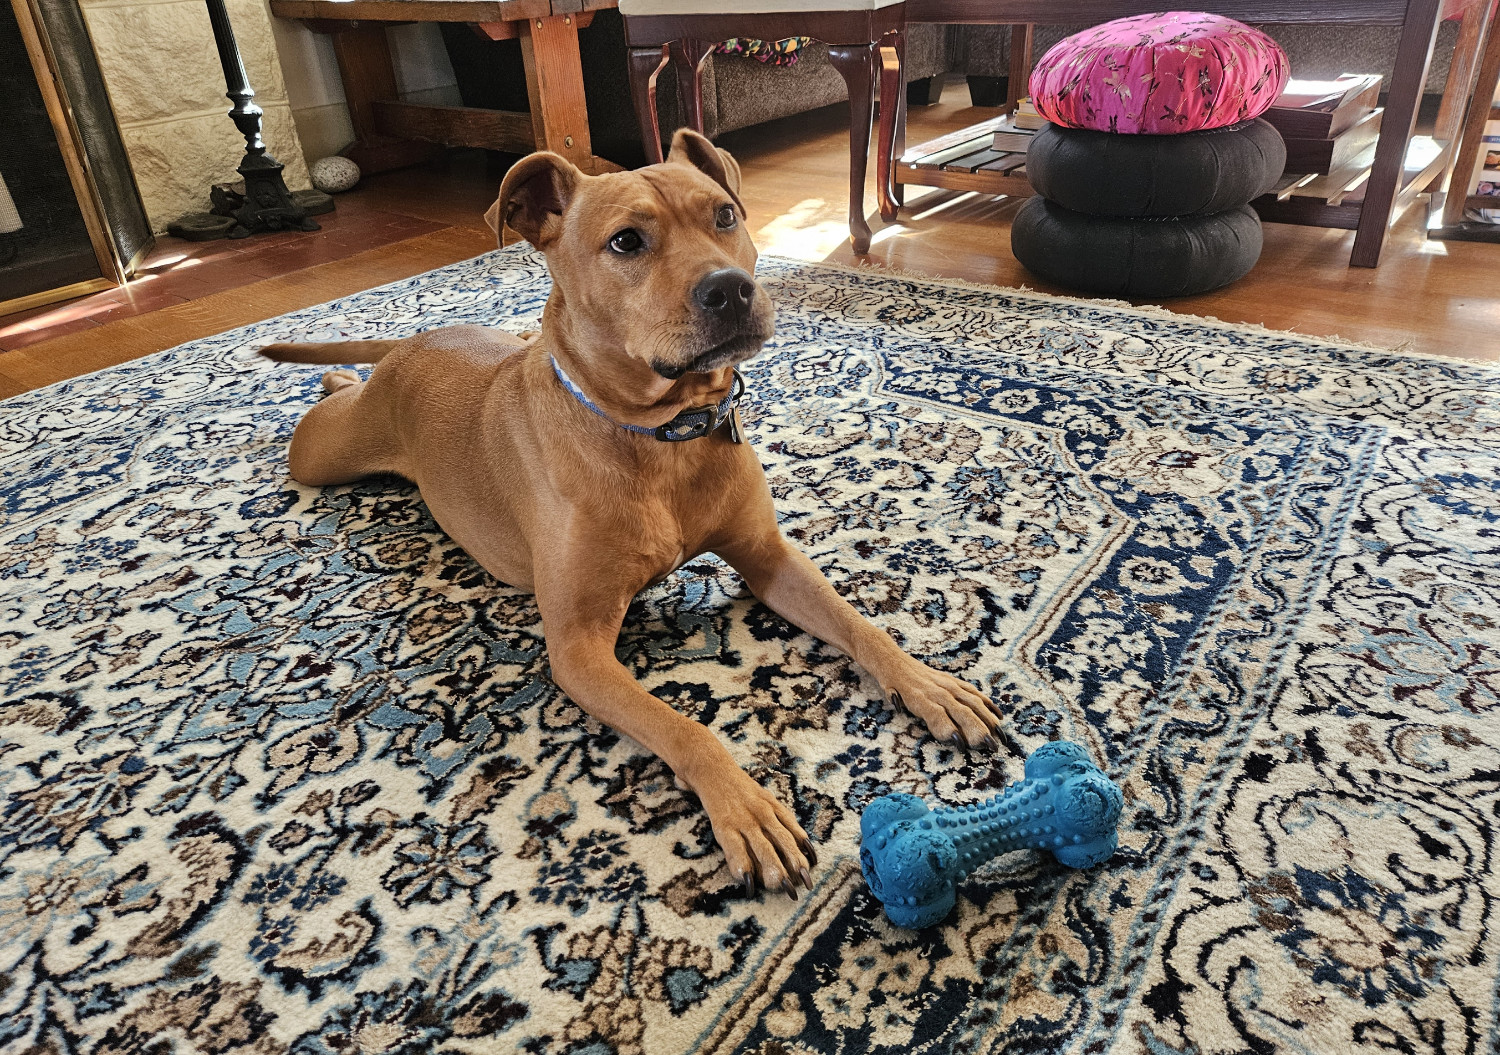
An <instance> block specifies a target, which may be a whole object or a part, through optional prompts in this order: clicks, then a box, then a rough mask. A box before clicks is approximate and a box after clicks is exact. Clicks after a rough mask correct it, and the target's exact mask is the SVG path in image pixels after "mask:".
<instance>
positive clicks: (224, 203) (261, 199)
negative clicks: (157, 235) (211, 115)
mask: <svg viewBox="0 0 1500 1055" xmlns="http://www.w3.org/2000/svg"><path fill="white" fill-rule="evenodd" d="M206 3H207V5H208V19H209V21H210V22H211V23H213V27H214V43H215V44H216V45H218V49H219V64H220V65H221V66H223V67H224V83H225V85H226V86H227V87H228V89H229V91H228V92H227V93H226V94H227V95H228V96H229V99H230V101H231V102H233V103H234V106H233V107H232V108H231V109H230V111H229V116H230V118H231V119H232V120H233V121H234V124H235V127H236V128H238V129H239V130H240V134H241V135H243V136H244V137H245V156H244V157H243V158H242V159H241V160H240V166H239V173H240V175H241V176H243V177H244V178H245V190H244V193H243V194H236V193H235V192H233V191H230V190H227V189H226V188H223V187H214V188H213V189H212V190H211V191H210V192H209V198H210V200H211V201H212V203H213V212H214V213H215V214H217V215H219V216H229V217H232V218H233V219H234V226H233V227H231V228H230V229H229V232H228V237H230V238H248V237H249V236H250V235H252V234H255V233H257V232H259V231H316V230H318V229H319V228H318V225H317V224H315V223H313V222H312V220H310V219H308V217H307V210H306V209H305V208H303V207H302V205H301V204H299V203H298V202H297V201H295V200H294V199H293V197H292V194H291V192H290V191H288V190H287V189H286V181H285V180H283V179H282V178H281V168H282V166H281V162H279V161H277V160H276V159H275V158H274V157H272V156H271V155H270V154H268V153H266V144H265V142H264V141H262V139H261V137H260V119H261V116H262V111H261V108H260V107H259V106H256V105H255V91H254V89H252V88H251V87H250V82H249V79H248V78H247V77H246V76H245V63H244V61H243V60H242V59H241V58H240V48H239V44H238V43H236V42H235V39H234V29H233V27H231V26H230V24H229V12H228V11H227V10H225V7H224V0H206Z"/></svg>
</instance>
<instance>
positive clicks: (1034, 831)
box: [859, 740, 1121, 927]
mask: <svg viewBox="0 0 1500 1055" xmlns="http://www.w3.org/2000/svg"><path fill="white" fill-rule="evenodd" d="M1120 804H1121V798H1120V789H1119V788H1118V787H1116V786H1115V784H1114V782H1113V781H1111V780H1110V779H1109V778H1108V777H1107V776H1105V775H1104V773H1103V772H1102V771H1101V770H1100V769H1099V767H1098V766H1096V765H1094V763H1093V762H1092V761H1091V760H1090V759H1089V756H1088V753H1087V752H1085V751H1084V749H1083V748H1081V747H1079V746H1078V745H1077V744H1075V743H1070V742H1069V741H1067V740H1054V741H1052V742H1051V743H1048V744H1043V745H1042V746H1041V747H1039V748H1037V749H1036V750H1035V751H1033V752H1032V753H1031V756H1030V757H1029V758H1027V759H1026V777H1025V779H1024V780H1018V781H1016V782H1015V783H1014V784H1012V785H1011V786H1010V787H1008V788H1006V789H1005V790H1004V791H1002V792H1001V793H1000V794H998V795H996V796H995V797H994V798H992V799H990V800H989V801H988V802H980V803H976V804H974V805H971V806H957V807H940V808H938V809H932V810H930V809H928V808H927V804H926V803H925V802H923V801H922V800H921V799H919V798H917V797H916V796H915V795H903V794H893V795H882V796H881V797H880V798H878V799H876V800H875V801H874V802H872V803H870V805H868V806H867V807H865V812H864V814H863V816H861V818H860V822H859V834H860V839H859V863H860V867H861V869H863V871H864V873H865V882H867V883H869V884H870V889H871V890H872V891H874V893H875V896H876V897H877V898H879V899H880V902H881V904H882V905H884V906H885V914H886V916H887V917H888V918H889V919H890V921H891V922H892V923H894V924H895V925H896V926H898V927H930V926H931V925H932V924H934V923H937V922H938V921H939V920H941V919H942V918H943V917H944V916H946V915H947V914H948V911H949V910H950V909H952V908H953V902H954V893H953V891H954V886H955V885H956V884H957V883H959V882H961V881H962V880H963V879H964V877H965V876H967V875H968V874H969V873H970V872H972V871H974V869H976V868H978V867H979V866H980V865H982V864H984V863H985V862H986V861H988V860H990V859H991V858H993V857H998V856H999V855H1000V854H1003V853H1009V852H1010V851H1011V850H1022V849H1030V850H1050V851H1052V856H1054V857H1056V858H1057V859H1058V860H1059V861H1061V862H1062V863H1063V864H1065V865H1067V866H1068V867H1070V868H1088V867H1090V866H1091V865H1096V864H1099V863H1100V862H1102V861H1107V860H1109V857H1110V855H1111V854H1113V853H1114V852H1115V846H1116V845H1117V844H1118V842H1119V840H1118V836H1117V831H1116V829H1117V828H1118V827H1119V823H1120Z"/></svg>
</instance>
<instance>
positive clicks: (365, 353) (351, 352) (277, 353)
mask: <svg viewBox="0 0 1500 1055" xmlns="http://www.w3.org/2000/svg"><path fill="white" fill-rule="evenodd" d="M400 343H401V342H400V341H332V342H329V343H327V344H268V345H266V346H265V347H264V348H262V349H261V350H260V354H261V355H263V356H265V357H266V358H267V359H274V360H276V361H277V362H278V363H317V364H320V365H324V366H333V365H337V364H340V363H378V362H380V360H382V359H384V358H385V357H386V355H387V354H388V353H389V352H390V351H391V350H392V349H393V348H395V347H396V345H398V344H400Z"/></svg>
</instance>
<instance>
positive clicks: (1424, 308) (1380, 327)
mask: <svg viewBox="0 0 1500 1055" xmlns="http://www.w3.org/2000/svg"><path fill="white" fill-rule="evenodd" d="M967 104H968V94H967V91H966V90H965V89H964V87H963V86H962V85H961V84H955V85H952V86H950V87H949V89H948V91H947V93H945V95H944V101H943V102H942V103H940V104H939V105H937V106H933V107H921V108H914V109H913V111H912V114H911V119H910V133H909V136H908V138H909V139H910V140H911V141H912V142H916V141H919V140H920V139H924V138H931V137H932V136H935V135H938V134H940V133H942V132H944V131H948V130H951V129H954V128H958V127H962V126H963V125H965V124H969V123H971V122H973V121H975V120H978V119H979V118H980V117H982V116H984V114H985V113H986V112H985V111H979V110H975V109H973V108H971V107H969V106H968V105H967ZM845 115H846V111H845V109H844V108H843V107H842V106H835V107H829V108H827V109H824V110H819V111H815V112H813V113H811V114H804V115H801V116H799V117H794V118H788V119H786V120H783V121H777V122H773V123H770V124H766V125H761V126H758V127H756V128H751V129H746V130H744V131H741V132H735V133H730V134H728V135H725V136H723V137H721V139H720V145H721V146H723V147H725V148H726V149H728V150H730V151H731V152H733V153H734V154H735V156H736V157H737V158H738V159H739V161H740V163H741V166H742V168H743V171H744V181H745V184H744V189H743V194H742V197H743V198H744V200H745V204H746V206H747V207H748V208H749V210H750V214H751V216H750V218H751V224H752V228H753V230H754V232H755V239H756V243H757V244H758V245H759V246H760V248H761V251H762V252H763V253H768V254H775V255H779V256H789V257H794V258H798V259H805V260H828V261H834V262H839V263H845V264H854V263H867V264H868V263H873V264H878V265H883V266H887V267H892V268H896V269H899V270H903V271H909V272H916V273H921V274H929V275H942V276H947V277H953V278H961V279H965V280H968V281H974V282H986V283H993V284H996V285H1001V286H1022V285H1024V286H1029V287H1031V288H1034V289H1039V290H1041V291H1043V292H1050V293H1066V292H1067V291H1066V290H1062V289H1059V288H1056V287H1051V286H1048V285H1046V284H1044V283H1040V282H1038V281H1037V280H1036V279H1034V278H1032V277H1031V276H1030V275H1029V274H1028V273H1027V272H1026V270H1025V269H1024V268H1022V267H1021V266H1020V265H1019V264H1018V263H1017V262H1016V261H1015V259H1014V258H1013V257H1012V256H1011V254H1010V226H1009V225H1010V217H1011V216H1012V214H1013V213H1014V211H1015V209H1016V208H1017V205H1018V203H1016V202H1014V201H1010V200H995V199H985V198H980V197H977V196H973V195H958V194H953V193H950V192H928V193H919V194H917V195H910V196H909V203H908V206H907V207H906V208H905V209H904V210H903V211H902V215H901V219H900V221H899V222H898V223H897V224H895V225H891V226H887V227H880V226H879V225H878V222H877V223H876V236H875V243H874V245H873V246H872V247H871V251H870V253H869V254H868V256H866V257H864V258H859V257H856V256H855V255H854V253H853V252H852V250H851V249H850V247H849V245H848V233H847V228H846V226H845V210H846V199H845V188H846V187H847V179H848V176H847V173H848V167H847V166H848V152H847V123H846V122H847V118H846V116H845ZM499 176H500V170H499V169H498V168H496V167H495V165H494V163H493V161H490V160H487V159H486V158H485V156H484V155H482V154H479V153H477V152H453V153H450V154H449V155H448V156H447V157H446V158H445V159H444V160H443V161H441V162H439V163H436V164H434V165H432V166H426V167H421V168H413V169H406V170H402V171H399V172H392V173H386V174H383V175H380V176H375V177H371V178H368V179H366V180H365V181H364V182H363V183H362V184H361V186H360V187H359V188H358V189H356V190H354V191H352V192H350V193H348V194H345V195H342V196H340V198H339V199H338V201H339V208H338V210H337V211H336V212H335V213H333V214H330V215H328V216H325V217H320V218H319V220H320V222H322V223H323V224H324V229H323V230H322V231H319V232H316V233H313V234H301V233H297V234H281V235H265V236H258V237H256V238H251V239H248V240H246V241H243V242H237V243H229V242H210V243H197V244H191V243H184V242H180V241H178V240H176V239H163V240H162V243H161V244H160V245H159V246H158V249H157V251H156V252H155V253H154V254H153V256H152V258H151V260H150V261H149V262H148V264H147V267H146V269H145V271H144V272H143V276H142V278H141V279H139V280H137V281H136V282H133V283H132V284H131V285H130V286H129V287H127V288H125V289H122V290H114V291H110V292H109V293H104V294H98V295H96V296H94V297H87V298H81V299H80V300H77V301H71V302H68V303H66V304H62V305H54V306H51V307H48V308H41V309H35V310H33V311H31V312H28V313H25V314H22V315H11V316H3V317H0V398H3V397H7V396H11V395H15V394H18V393H20V392H24V391H27V390H29V389H31V388H36V387H39V386H41V385H46V384H51V383H53V382H56V381H60V380H64V379H66V378H69V377H74V376H77V375H79V374H82V373H86V372H89V371H92V370H98V369H102V368H104V367H106V366H109V365H112V364H114V363H118V362H123V361H126V360H128V359H132V358H136V357H138V356H142V355H147V354H149V353H151V352H155V351H160V350H162V349H165V348H170V347H173V346H175V345H178V344H181V343H183V342H184V341H190V340H193V339H195V338H198V337H203V336H207V335H209V334H213V333H218V332H221V331H223V330H226V329H229V328H232V327H235V326H241V325H245V324H247V323H250V322H255V321H259V320H261V319H265V318H270V317H271V316H274V315H279V314H282V313H283V312H287V311H292V310H294V309H297V308H302V307H307V306H309V305H312V304H317V303H321V302H322V301H325V300H330V299H332V298H334V297H339V296H343V295H346V294H348V293H351V292H355V291H357V290H360V289H365V288H368V287H370V286H374V285H379V284H380V283H383V282H391V281H395V280H396V279H399V278H404V277H407V276H409V275H413V274H417V273H419V272H422V271H426V270H430V269H432V268H435V267H441V266H442V265H444V264H448V263H452V262H454V261H457V260H462V259H465V258H467V257H470V256H473V255H475V254H477V253H481V252H484V251H485V250H487V249H489V248H491V247H492V246H493V245H494V239H493V235H491V234H490V232H489V230H488V228H486V227H485V226H484V221H483V213H484V210H485V209H486V208H488V206H489V205H490V203H491V202H492V201H493V200H494V195H495V190H496V187H497V186H498V183H499ZM866 205H867V207H868V208H871V209H873V207H874V194H873V189H872V190H871V193H870V194H869V195H868V198H867V201H866ZM1424 216H1425V210H1423V209H1422V208H1420V207H1414V208H1412V209H1411V210H1409V211H1408V212H1407V214H1406V215H1405V216H1403V217H1402V218H1401V219H1399V220H1398V221H1397V223H1396V224H1395V226H1394V227H1393V228H1392V230H1391V235H1390V238H1389V241H1388V243H1387V247H1386V250H1385V256H1384V258H1383V261H1382V263H1381V265H1380V267H1379V268H1377V269H1374V270H1364V269H1359V268H1351V267H1349V266H1348V257H1349V248H1350V245H1351V243H1352V240H1353V238H1354V234H1353V232H1352V231H1331V230H1323V229H1319V228H1305V227H1290V226H1284V225H1279V224H1268V225H1266V245H1265V252H1264V253H1263V255H1262V257H1261V261H1260V263H1259V264H1258V265H1257V266H1256V268H1255V270H1254V271H1252V272H1251V273H1250V275H1248V276H1247V277H1246V278H1244V279H1242V280H1241V281H1239V282H1238V283H1235V284H1234V285H1233V286H1230V287H1229V288H1227V289H1224V290H1221V291H1218V292H1216V293H1211V294H1207V295H1204V296H1201V297H1192V298H1186V299H1181V300H1174V301H1171V302H1169V303H1168V304H1166V305H1165V306H1167V307H1169V308H1171V309H1172V310H1174V311H1179V312H1185V313H1190V314H1198V315H1211V316H1215V317H1217V318H1220V319H1223V320H1225V321H1227V322H1237V323H1259V324H1262V325H1265V326H1268V327H1271V328H1273V329H1288V330H1295V331H1298V332H1300V333H1305V334H1311V335H1314V336H1326V337H1331V336H1340V337H1343V338H1345V339H1349V340H1354V341H1362V342H1365V343H1369V344H1374V345H1377V346H1380V347H1385V348H1396V349H1402V350H1407V351H1414V352H1420V353H1428V354H1438V355H1451V356H1461V357H1466V358H1474V359H1488V360H1495V361H1500V289H1497V287H1500V245H1493V244H1483V243H1476V242H1438V241H1432V242H1429V241H1426V240H1425V239H1424V238H1423V237H1422V230H1421V223H1422V221H1423V218H1424Z"/></svg>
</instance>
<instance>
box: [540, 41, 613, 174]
mask: <svg viewBox="0 0 1500 1055" xmlns="http://www.w3.org/2000/svg"><path fill="white" fill-rule="evenodd" d="M525 26H526V29H525V31H524V32H523V33H522V34H521V59H522V61H523V62H524V63H525V65H526V94H527V96H528V97H529V99H530V101H531V125H532V129H533V131H534V132H535V134H536V148H537V149H538V150H550V151H552V152H553V153H554V154H561V155H562V156H563V157H565V158H567V159H568V160H569V161H571V162H573V164H575V165H577V166H578V167H579V168H581V169H583V170H584V171H585V172H593V171H594V169H595V160H596V159H595V158H594V144H593V140H592V139H591V138H590V137H589V113H588V106H587V104H586V103H585V101H584V95H583V65H582V63H581V62H580V61H579V57H578V24H577V22H576V21H575V20H574V19H573V17H572V16H571V15H550V16H548V17H547V18H531V19H527V20H526V23H525Z"/></svg>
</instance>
